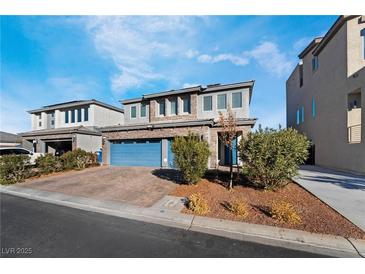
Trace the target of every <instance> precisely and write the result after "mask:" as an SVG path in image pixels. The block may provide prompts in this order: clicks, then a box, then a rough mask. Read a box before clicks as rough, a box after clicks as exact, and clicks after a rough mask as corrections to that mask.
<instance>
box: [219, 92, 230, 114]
mask: <svg viewBox="0 0 365 274" xmlns="http://www.w3.org/2000/svg"><path fill="white" fill-rule="evenodd" d="M219 95H220V96H223V95H224V96H226V106H225V108H219V107H218V104H219V100H218V97H219ZM227 98H228V96H227V93H223V94H217V110H219V111H222V110H227Z"/></svg>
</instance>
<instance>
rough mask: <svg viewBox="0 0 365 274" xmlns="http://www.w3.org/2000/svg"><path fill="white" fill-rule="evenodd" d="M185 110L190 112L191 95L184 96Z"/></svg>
mask: <svg viewBox="0 0 365 274" xmlns="http://www.w3.org/2000/svg"><path fill="white" fill-rule="evenodd" d="M182 100H183V112H184V113H190V95H188V96H185V97H183V99H182Z"/></svg>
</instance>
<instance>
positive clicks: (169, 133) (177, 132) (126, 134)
mask: <svg viewBox="0 0 365 274" xmlns="http://www.w3.org/2000/svg"><path fill="white" fill-rule="evenodd" d="M250 129H251V127H250V126H239V127H237V130H238V131H239V132H242V135H243V136H245V135H247V133H248V132H250ZM220 131H222V128H211V127H209V126H196V127H178V128H161V129H151V130H149V129H143V130H130V131H115V132H103V163H107V157H108V155H107V153H108V151H109V148H108V147H107V146H108V145H109V144H108V142H106V141H105V140H107V141H112V140H123V139H125V140H126V139H151V138H171V137H175V136H184V135H188V133H189V132H192V133H196V134H199V135H202V136H203V139H204V140H205V141H207V142H208V143H209V146H210V151H211V156H210V159H209V167H210V168H215V167H216V163H217V159H218V132H220Z"/></svg>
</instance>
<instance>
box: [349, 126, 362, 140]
mask: <svg viewBox="0 0 365 274" xmlns="http://www.w3.org/2000/svg"><path fill="white" fill-rule="evenodd" d="M347 132H348V142H349V143H350V144H357V143H360V142H361V124H358V125H353V126H350V127H348V128H347Z"/></svg>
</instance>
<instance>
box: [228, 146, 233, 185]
mask: <svg viewBox="0 0 365 274" xmlns="http://www.w3.org/2000/svg"><path fill="white" fill-rule="evenodd" d="M229 158H230V159H231V160H230V163H229V189H232V187H233V153H232V148H230V149H229Z"/></svg>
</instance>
